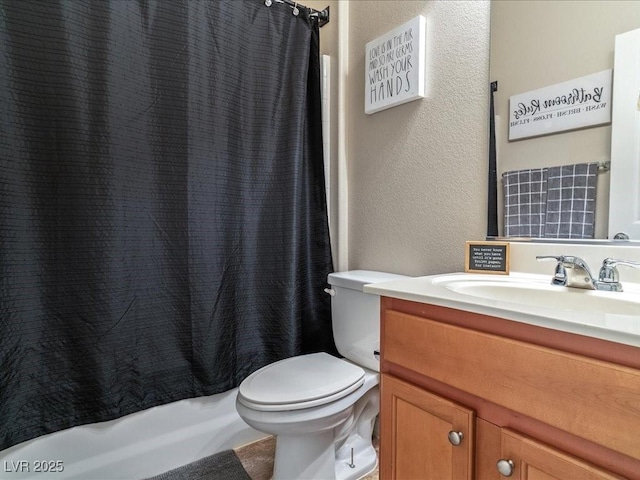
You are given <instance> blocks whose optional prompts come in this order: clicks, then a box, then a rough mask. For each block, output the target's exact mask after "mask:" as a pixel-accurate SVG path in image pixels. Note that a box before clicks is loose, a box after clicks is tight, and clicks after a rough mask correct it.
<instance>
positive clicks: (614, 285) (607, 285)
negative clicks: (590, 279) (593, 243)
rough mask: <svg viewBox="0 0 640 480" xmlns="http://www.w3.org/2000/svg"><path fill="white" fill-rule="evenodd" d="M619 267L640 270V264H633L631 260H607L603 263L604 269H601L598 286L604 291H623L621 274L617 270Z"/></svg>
mask: <svg viewBox="0 0 640 480" xmlns="http://www.w3.org/2000/svg"><path fill="white" fill-rule="evenodd" d="M618 265H625V266H627V267H633V268H640V263H638V262H632V261H631V260H619V259H616V258H605V259H604V260H603V261H602V267H601V268H600V274H599V275H598V284H599V287H600V288H601V289H602V290H611V291H615V292H621V291H622V285H621V284H620V274H619V273H618V269H617V268H616V267H617V266H618Z"/></svg>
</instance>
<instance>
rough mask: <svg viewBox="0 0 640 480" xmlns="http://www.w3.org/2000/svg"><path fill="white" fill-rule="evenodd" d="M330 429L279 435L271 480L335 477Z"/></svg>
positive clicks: (333, 451) (333, 450)
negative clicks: (313, 433) (308, 433)
mask: <svg viewBox="0 0 640 480" xmlns="http://www.w3.org/2000/svg"><path fill="white" fill-rule="evenodd" d="M335 464H336V458H335V448H334V443H333V431H332V430H326V431H324V432H320V433H317V434H315V435H304V436H300V435H278V436H277V437H276V456H275V460H274V463H273V477H272V480H291V479H294V478H295V479H321V478H326V479H333V478H335Z"/></svg>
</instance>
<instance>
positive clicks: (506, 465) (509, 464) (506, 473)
mask: <svg viewBox="0 0 640 480" xmlns="http://www.w3.org/2000/svg"><path fill="white" fill-rule="evenodd" d="M496 467H498V471H499V472H500V475H502V476H503V477H510V476H511V475H513V469H514V468H515V465H514V464H513V461H511V460H498V463H496Z"/></svg>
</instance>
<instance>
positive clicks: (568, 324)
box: [364, 272, 640, 347]
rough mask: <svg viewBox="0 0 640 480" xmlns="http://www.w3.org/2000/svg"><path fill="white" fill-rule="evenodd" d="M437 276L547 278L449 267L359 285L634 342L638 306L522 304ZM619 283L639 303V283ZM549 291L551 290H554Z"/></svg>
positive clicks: (571, 291) (637, 342)
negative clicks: (462, 288)
mask: <svg viewBox="0 0 640 480" xmlns="http://www.w3.org/2000/svg"><path fill="white" fill-rule="evenodd" d="M443 277H447V278H453V279H460V280H466V279H469V280H474V281H475V280H478V281H483V280H484V279H486V281H488V282H491V281H496V280H500V279H499V278H498V277H503V278H502V280H503V281H508V280H509V278H511V279H513V280H516V281H520V282H522V281H527V282H534V283H535V284H538V285H540V286H541V288H547V286H549V283H550V280H551V277H550V275H538V274H521V273H517V272H515V273H513V272H512V273H511V274H510V275H508V276H502V275H482V274H473V273H453V274H444V275H431V276H425V277H410V278H405V279H400V280H392V281H389V282H382V283H374V284H369V285H365V286H364V291H365V292H366V293H372V294H376V295H381V296H386V297H392V298H399V299H402V300H411V301H414V302H420V303H428V304H431V305H439V306H442V307H449V308H454V309H458V310H464V311H468V312H473V313H479V314H483V315H491V316H494V317H500V318H504V319H507V320H512V321H516V322H522V323H527V324H530V325H536V326H539V327H545V328H551V329H554V330H559V331H563V332H569V333H575V334H579V335H584V336H589V337H594V338H600V339H603V340H609V341H612V342H618V343H623V344H626V345H632V346H636V347H640V307H639V308H638V310H636V309H635V308H634V309H633V310H632V311H631V313H632V314H629V315H627V314H624V315H623V314H619V313H603V312H597V311H583V312H576V311H572V310H568V309H563V308H561V307H558V306H554V307H550V306H545V305H538V304H535V305H531V304H530V305H526V304H522V303H518V298H517V297H516V298H513V300H511V299H509V301H503V300H494V299H491V298H482V297H479V296H472V295H467V294H464V293H459V292H456V291H453V290H450V289H447V288H444V287H443V286H442V285H441V284H439V283H438V280H439V279H442V278H443ZM543 284H544V285H545V286H544V287H542V285H543ZM623 286H624V289H625V292H624V293H623V295H624V296H625V298H631V299H633V300H634V301H635V300H637V301H638V302H639V305H640V285H638V284H627V283H624V282H623ZM548 288H553V289H556V288H557V289H562V290H564V291H566V293H567V294H568V295H574V297H573V298H574V299H575V298H577V297H575V295H594V294H595V295H603V294H604V295H609V296H613V295H617V293H616V292H594V291H588V290H581V289H575V288H567V287H560V286H549V287H548ZM553 293H555V291H554V292H553ZM583 298H586V297H583ZM620 298H621V297H620ZM530 303H531V302H530Z"/></svg>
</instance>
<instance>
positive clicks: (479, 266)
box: [464, 242, 509, 275]
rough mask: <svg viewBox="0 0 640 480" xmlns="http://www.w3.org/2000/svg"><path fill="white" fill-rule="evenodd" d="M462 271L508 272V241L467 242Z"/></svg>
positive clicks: (502, 273) (505, 273)
mask: <svg viewBox="0 0 640 480" xmlns="http://www.w3.org/2000/svg"><path fill="white" fill-rule="evenodd" d="M464 271H465V272H468V273H495V274H500V275H508V274H509V243H508V242H467V244H466V247H465V254H464Z"/></svg>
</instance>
